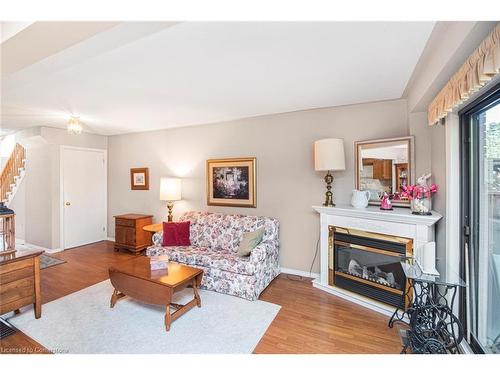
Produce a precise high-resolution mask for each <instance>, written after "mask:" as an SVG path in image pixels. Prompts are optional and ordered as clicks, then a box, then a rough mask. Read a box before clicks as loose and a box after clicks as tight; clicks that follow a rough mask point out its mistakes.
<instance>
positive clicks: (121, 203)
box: [108, 100, 408, 272]
mask: <svg viewBox="0 0 500 375" xmlns="http://www.w3.org/2000/svg"><path fill="white" fill-rule="evenodd" d="M405 135H408V121H407V107H406V101H405V100H395V101H386V102H378V103H369V104H361V105H353V106H343V107H336V108H325V109H316V110H308V111H299V112H291V113H285V114H276V115H269V116H261V117H255V118H248V119H242V120H237V121H230V122H225V123H217V124H209V125H203V126H195V127H187V128H178V129H170V130H162V131H154V132H144V133H135V134H126V135H118V136H111V137H109V140H108V160H109V161H108V166H109V172H108V205H109V209H108V216H109V220H108V229H109V235H110V236H114V220H113V215H117V214H123V213H128V212H137V213H149V214H153V215H154V216H155V221H160V220H164V219H165V216H166V214H165V206H164V202H161V201H160V200H159V192H158V189H159V180H160V177H161V176H179V177H182V178H183V198H184V199H183V201H181V202H178V203H177V204H176V205H175V209H174V211H175V217H176V218H177V217H178V215H179V214H180V213H182V212H184V211H186V210H191V209H195V210H207V209H208V210H210V211H215V212H226V213H242V214H248V215H266V216H273V217H276V218H278V219H279V220H280V223H281V234H280V235H281V265H282V267H286V268H292V269H297V270H302V271H309V268H310V266H311V262H312V260H313V256H314V252H315V246H316V241H317V239H318V231H319V217H318V215H317V214H315V213H314V212H313V210H312V209H311V206H312V205H318V204H321V203H322V201H323V197H324V182H323V177H324V175H323V174H322V173H316V172H315V171H314V167H313V156H312V155H313V142H314V141H315V140H317V139H321V138H326V137H337V138H344V140H345V153H346V168H347V170H346V171H345V172H336V173H335V174H334V176H335V183H334V194H335V198H336V201H337V202H338V203H348V202H349V201H350V196H351V191H352V189H353V186H354V174H353V173H354V172H353V164H354V163H353V152H354V151H353V142H354V141H356V140H366V139H373V138H385V137H398V136H405ZM238 156H255V157H257V208H227V207H210V208H207V206H206V195H205V161H206V160H207V159H210V158H225V157H238ZM134 167H148V168H149V172H150V190H149V191H138V190H135V191H132V190H130V174H129V173H130V171H129V169H130V168H134ZM317 271H318V260H316V264H315V265H314V267H313V272H317Z"/></svg>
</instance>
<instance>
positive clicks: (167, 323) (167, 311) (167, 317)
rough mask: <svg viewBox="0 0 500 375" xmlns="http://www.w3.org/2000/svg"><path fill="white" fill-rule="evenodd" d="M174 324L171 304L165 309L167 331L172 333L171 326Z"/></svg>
mask: <svg viewBox="0 0 500 375" xmlns="http://www.w3.org/2000/svg"><path fill="white" fill-rule="evenodd" d="M171 323H172V316H171V315H170V303H169V304H168V305H167V307H166V309H165V329H166V330H167V332H168V331H170V324H171Z"/></svg>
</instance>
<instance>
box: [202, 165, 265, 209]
mask: <svg viewBox="0 0 500 375" xmlns="http://www.w3.org/2000/svg"><path fill="white" fill-rule="evenodd" d="M256 190H257V184H256V158H234V159H211V160H207V205H209V206H234V207H257V191H256Z"/></svg>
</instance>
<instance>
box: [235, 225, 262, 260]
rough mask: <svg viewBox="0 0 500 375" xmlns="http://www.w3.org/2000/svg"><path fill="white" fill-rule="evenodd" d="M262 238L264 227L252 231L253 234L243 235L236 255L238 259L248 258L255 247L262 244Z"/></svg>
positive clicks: (246, 233)
mask: <svg viewBox="0 0 500 375" xmlns="http://www.w3.org/2000/svg"><path fill="white" fill-rule="evenodd" d="M262 236H264V227H261V228H259V229H257V230H254V231H253V232H245V233H243V238H242V239H241V241H240V245H239V246H238V252H237V253H236V254H237V255H238V256H239V257H246V256H249V255H250V253H251V252H252V250H253V249H254V248H255V246H257V245H258V244H259V243H261V242H262Z"/></svg>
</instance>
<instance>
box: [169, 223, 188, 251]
mask: <svg viewBox="0 0 500 375" xmlns="http://www.w3.org/2000/svg"><path fill="white" fill-rule="evenodd" d="M189 224H190V223H189V221H184V222H178V223H174V222H164V223H163V241H162V245H163V246H189V245H191V242H190V241H189Z"/></svg>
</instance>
